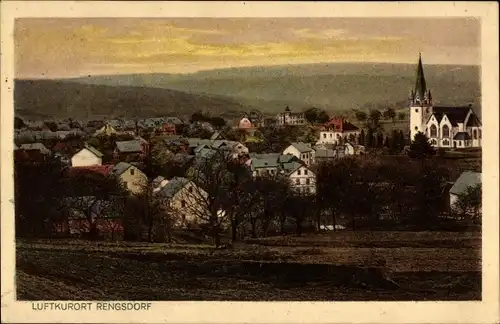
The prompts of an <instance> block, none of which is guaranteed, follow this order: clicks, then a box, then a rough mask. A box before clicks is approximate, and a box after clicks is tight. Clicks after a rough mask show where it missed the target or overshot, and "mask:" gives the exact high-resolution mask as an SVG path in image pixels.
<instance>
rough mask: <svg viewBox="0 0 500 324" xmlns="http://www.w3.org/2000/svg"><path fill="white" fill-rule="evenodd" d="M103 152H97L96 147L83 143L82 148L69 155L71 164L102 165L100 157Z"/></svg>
mask: <svg viewBox="0 0 500 324" xmlns="http://www.w3.org/2000/svg"><path fill="white" fill-rule="evenodd" d="M103 156H104V154H102V153H101V152H99V151H98V150H97V149H96V148H94V147H92V146H90V145H85V147H84V148H82V149H81V150H79V151H78V152H76V153H75V154H74V155H73V156H72V157H71V166H74V167H82V166H92V165H102V157H103Z"/></svg>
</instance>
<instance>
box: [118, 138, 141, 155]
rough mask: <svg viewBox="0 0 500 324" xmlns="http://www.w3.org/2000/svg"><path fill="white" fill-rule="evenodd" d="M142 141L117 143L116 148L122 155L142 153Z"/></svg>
mask: <svg viewBox="0 0 500 324" xmlns="http://www.w3.org/2000/svg"><path fill="white" fill-rule="evenodd" d="M141 144H142V143H141V141H140V140H137V139H136V140H131V141H117V142H116V148H117V149H118V151H120V152H122V153H136V152H142V145H141Z"/></svg>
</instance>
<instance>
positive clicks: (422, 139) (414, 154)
mask: <svg viewBox="0 0 500 324" xmlns="http://www.w3.org/2000/svg"><path fill="white" fill-rule="evenodd" d="M435 154H436V151H435V150H434V148H433V147H432V146H431V144H430V143H429V139H428V138H427V136H425V134H424V133H422V132H418V133H417V134H415V138H414V140H413V141H412V142H411V144H410V150H409V151H408V156H409V157H410V158H412V159H417V160H419V161H420V162H421V163H422V164H423V163H424V160H425V159H426V158H428V157H430V156H433V155H435Z"/></svg>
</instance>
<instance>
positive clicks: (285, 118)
mask: <svg viewBox="0 0 500 324" xmlns="http://www.w3.org/2000/svg"><path fill="white" fill-rule="evenodd" d="M276 121H277V124H278V125H279V126H285V125H291V126H298V125H305V124H306V123H307V121H306V118H305V116H304V113H302V112H299V113H294V112H292V111H290V108H289V107H286V109H285V111H284V112H282V113H279V114H278V115H277V116H276Z"/></svg>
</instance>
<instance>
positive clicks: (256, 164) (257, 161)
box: [250, 157, 279, 170]
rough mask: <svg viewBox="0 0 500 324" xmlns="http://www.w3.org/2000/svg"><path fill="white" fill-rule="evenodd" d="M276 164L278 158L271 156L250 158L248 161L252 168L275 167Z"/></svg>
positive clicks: (277, 164)
mask: <svg viewBox="0 0 500 324" xmlns="http://www.w3.org/2000/svg"><path fill="white" fill-rule="evenodd" d="M278 166H279V163H278V160H277V159H276V158H273V157H267V158H252V159H251V161H250V167H251V168H252V170H255V169H259V168H277V167H278Z"/></svg>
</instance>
